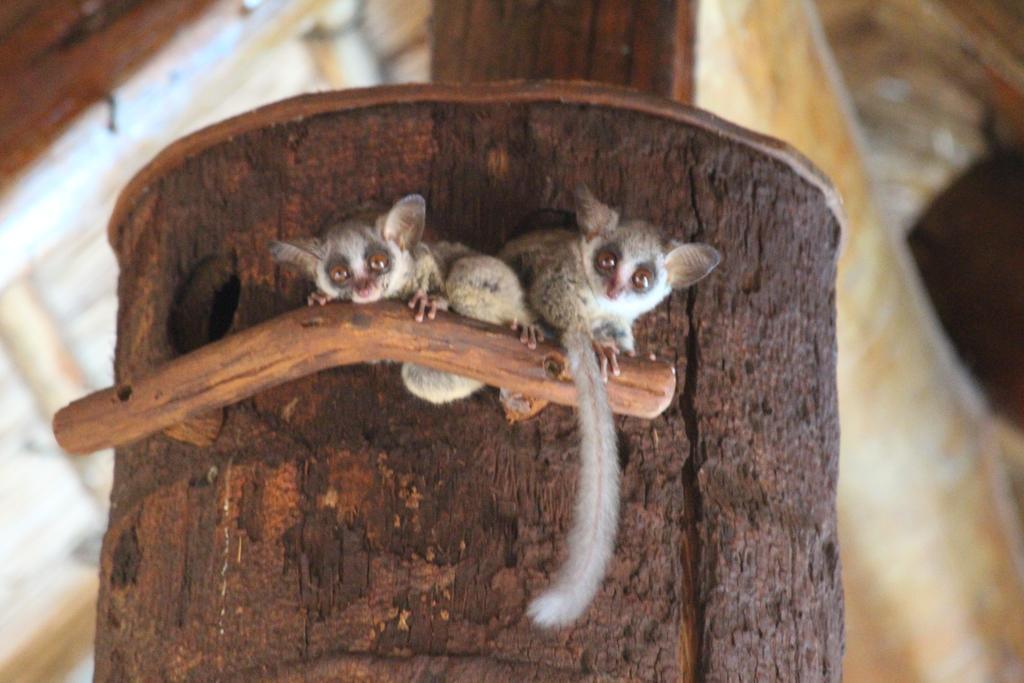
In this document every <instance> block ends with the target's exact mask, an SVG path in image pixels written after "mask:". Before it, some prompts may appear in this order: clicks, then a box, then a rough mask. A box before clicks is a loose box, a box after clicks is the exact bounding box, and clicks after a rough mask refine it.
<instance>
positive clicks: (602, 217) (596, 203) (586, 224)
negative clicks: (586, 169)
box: [576, 183, 619, 241]
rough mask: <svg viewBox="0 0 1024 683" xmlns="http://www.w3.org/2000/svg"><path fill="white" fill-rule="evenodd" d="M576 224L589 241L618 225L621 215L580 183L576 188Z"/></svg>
mask: <svg viewBox="0 0 1024 683" xmlns="http://www.w3.org/2000/svg"><path fill="white" fill-rule="evenodd" d="M576 222H577V223H578V224H579V227H580V231H581V232H582V233H583V235H584V237H586V238H587V240H588V241H589V240H592V239H594V238H595V237H597V236H598V235H601V234H604V233H606V232H608V231H609V230H612V229H613V228H614V227H615V226H616V225H618V224H619V214H618V212H617V211H615V210H614V209H612V208H611V207H610V206H608V205H607V204H604V203H602V202H601V201H600V200H598V198H597V197H595V196H594V193H593V192H591V191H590V188H589V187H587V186H586V185H584V184H583V183H580V184H579V185H577V186H576Z"/></svg>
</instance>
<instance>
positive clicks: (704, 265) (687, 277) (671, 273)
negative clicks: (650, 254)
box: [665, 244, 722, 289]
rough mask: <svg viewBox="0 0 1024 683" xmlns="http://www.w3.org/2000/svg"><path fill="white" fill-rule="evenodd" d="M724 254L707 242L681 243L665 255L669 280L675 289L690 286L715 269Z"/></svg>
mask: <svg viewBox="0 0 1024 683" xmlns="http://www.w3.org/2000/svg"><path fill="white" fill-rule="evenodd" d="M721 260H722V256H721V254H719V253H718V250H717V249H715V248H714V247H711V246H708V245H706V244H680V245H679V246H677V247H675V248H674V249H672V251H670V252H668V254H667V255H666V256H665V267H666V268H667V269H668V282H669V284H670V285H672V287H673V289H679V288H680V287H689V286H690V285H692V284H694V283H695V282H697V281H698V280H701V279H702V278H703V277H704V276H705V275H707V274H708V273H710V272H711V271H712V270H714V269H715V266H717V265H718V264H719V262H721Z"/></svg>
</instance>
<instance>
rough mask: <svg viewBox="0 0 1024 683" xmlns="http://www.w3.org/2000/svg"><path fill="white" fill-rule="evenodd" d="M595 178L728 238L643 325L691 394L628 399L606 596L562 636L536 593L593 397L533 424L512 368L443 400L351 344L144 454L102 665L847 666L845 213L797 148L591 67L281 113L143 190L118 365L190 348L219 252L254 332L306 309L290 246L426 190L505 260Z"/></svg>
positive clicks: (309, 676) (138, 190)
mask: <svg viewBox="0 0 1024 683" xmlns="http://www.w3.org/2000/svg"><path fill="white" fill-rule="evenodd" d="M579 181H585V182H587V183H588V184H589V185H590V187H591V188H592V189H593V190H594V192H595V193H596V194H597V195H598V196H600V197H602V198H605V199H607V200H608V201H609V202H610V203H612V204H613V205H617V206H619V207H621V208H622V209H624V213H625V214H626V215H630V214H632V215H637V216H643V217H646V218H648V219H650V220H652V221H654V222H656V223H660V224H662V225H664V226H665V229H666V232H667V233H668V234H671V235H672V236H675V237H679V238H684V239H700V240H702V241H706V242H708V243H710V244H713V245H714V246H716V247H717V248H718V249H719V250H720V251H721V252H722V254H723V256H724V261H723V263H722V265H721V266H720V268H719V270H718V271H716V272H715V273H714V274H713V275H712V276H711V277H709V278H708V279H707V280H706V281H704V282H702V283H701V284H700V285H698V286H697V287H696V288H695V289H693V290H691V291H690V292H684V293H678V294H675V295H673V296H672V298H671V299H670V300H669V301H668V302H666V303H665V304H663V305H662V306H661V307H660V308H659V309H658V310H657V311H656V312H654V313H652V314H650V315H649V316H647V317H646V318H644V319H643V320H642V321H641V323H640V324H639V325H638V328H637V339H638V345H639V347H640V349H641V350H642V351H653V352H655V353H657V354H658V355H659V357H663V358H674V359H675V364H676V368H677V374H678V377H679V379H680V381H679V388H678V390H677V396H676V398H675V400H674V401H673V402H672V405H671V406H670V408H669V409H668V410H667V411H666V412H665V413H664V414H663V415H662V416H661V417H659V418H656V419H654V420H651V421H645V420H640V419H637V418H618V419H617V426H618V428H619V432H620V443H621V465H622V468H623V477H624V480H623V481H624V483H623V506H622V522H621V531H620V536H619V542H618V547H617V550H616V554H615V557H614V560H613V562H612V564H611V568H610V573H609V576H608V579H607V580H606V581H605V583H604V585H603V587H602V589H601V591H600V593H599V595H598V596H597V598H596V600H595V603H594V605H593V606H592V608H591V609H590V611H589V612H587V614H586V615H585V617H584V618H583V619H581V620H580V622H579V623H578V624H577V625H576V626H575V627H574V628H570V629H565V630H563V631H560V632H557V633H554V634H549V633H542V632H538V631H537V630H534V629H533V628H532V627H531V626H530V624H529V622H528V620H527V619H526V618H525V616H524V613H523V610H524V607H525V605H526V603H527V600H528V598H529V597H530V596H531V595H533V594H535V593H536V592H538V591H539V590H540V589H542V588H543V587H544V586H546V585H548V583H549V581H550V576H549V573H550V572H552V571H554V570H555V569H556V568H557V567H558V566H559V563H560V560H561V553H562V551H563V541H564V539H565V532H566V529H567V527H568V525H569V522H570V517H571V513H572V503H573V499H574V498H573V490H574V488H575V481H576V470H577V464H578V463H577V434H576V429H575V418H574V414H573V411H572V410H571V409H569V408H564V407H560V406H551V407H549V408H548V409H547V410H545V411H544V412H542V413H541V414H540V415H539V416H538V417H537V418H535V419H533V420H529V421H526V422H521V423H518V424H515V425H513V426H508V425H506V424H505V421H504V418H503V415H502V411H501V408H500V405H499V402H498V400H497V397H496V395H495V394H494V393H493V392H485V393H483V394H481V395H479V396H476V397H474V398H472V399H470V400H467V401H463V402H461V403H458V404H455V405H453V406H451V407H448V408H437V407H433V406H430V405H427V404H424V403H422V402H419V401H417V400H416V399H414V398H412V397H410V396H408V395H406V394H405V393H404V392H403V390H402V388H401V384H400V381H399V378H398V369H397V367H395V366H391V365H384V364H378V365H367V366H350V367H345V368H338V369H333V370H327V371H324V372H321V373H319V374H316V375H313V376H310V377H306V378H304V379H301V380H296V381H293V382H290V383H287V384H284V385H281V386H278V387H275V388H273V389H270V390H268V391H265V392H263V393H261V394H259V395H257V396H255V397H253V398H252V399H249V400H246V401H243V402H242V403H240V404H237V405H235V406H232V407H230V408H227V409H226V410H225V417H224V423H223V427H222V429H221V431H220V433H219V435H218V436H217V438H216V440H215V441H214V443H213V444H212V445H211V446H209V447H207V448H198V447H195V446H191V445H188V444H185V443H181V442H177V441H174V440H171V439H169V438H167V437H165V436H154V437H151V438H149V439H147V440H145V441H142V442H140V443H138V444H136V445H133V446H131V447H129V448H123V449H120V450H119V451H118V454H117V465H116V471H115V486H114V492H113V505H112V512H111V520H110V528H109V530H108V532H107V535H106V538H105V540H104V547H103V555H102V587H101V595H100V605H99V616H98V634H97V653H96V667H97V668H96V676H97V680H100V681H120V680H210V679H224V680H264V679H266V680H293V679H294V680H299V679H304V680H339V679H340V680H353V679H354V680H396V681H398V680H401V681H406V680H467V681H487V680H495V681H498V680H501V681H505V680H524V681H528V680H591V679H600V678H614V679H621V680H638V681H660V680H680V679H683V680H693V679H696V678H698V677H701V676H703V677H705V678H707V679H711V680H717V679H724V678H726V677H727V676H728V677H731V678H736V679H738V680H763V679H779V680H820V679H830V680H835V679H837V678H838V676H839V670H840V657H841V651H842V596H841V588H840V575H839V564H838V553H837V546H836V517H835V487H836V473H837V457H838V422H837V413H836V387H835V371H836V367H835V301H834V276H835V253H836V248H837V244H838V240H839V234H840V226H839V222H838V220H837V217H836V214H835V210H834V206H835V196H834V194H833V192H832V190H831V189H830V187H829V186H828V185H827V184H826V183H825V182H824V181H822V180H821V178H820V177H819V176H818V175H817V174H816V172H815V171H814V170H813V168H811V167H810V166H809V164H807V162H806V161H804V160H803V159H802V158H801V157H799V155H797V154H796V153H794V152H791V151H790V150H788V149H787V148H785V147H784V146H782V145H781V144H780V143H777V142H774V141H772V140H770V139H767V138H761V137H759V136H756V135H753V134H750V133H747V132H744V131H741V130H739V129H737V128H734V127H732V126H730V125H729V124H726V123H724V122H721V121H718V120H716V119H714V118H713V117H710V116H708V115H705V114H700V113H698V112H695V111H692V110H689V109H687V108H685V107H681V106H678V105H674V104H672V103H670V102H667V101H665V100H661V99H657V98H650V97H646V96H643V95H638V94H635V93H629V92H626V91H620V90H615V89H609V88H600V87H596V86H579V85H576V86H570V85H567V84H551V85H533V86H521V85H518V86H517V85H501V86H471V87H464V88H459V89H454V88H447V87H442V86H417V87H404V88H385V89H377V90H370V91H350V92H347V93H335V94H325V95H317V96H309V97H303V98H299V99H295V100H290V101H287V102H284V103H280V104H277V105H273V106H271V107H267V108H264V109H261V110H257V111H255V112H252V113H250V114H247V115H245V116H242V117H240V118H237V119H234V120H231V121H228V122H226V123H224V124H220V125H218V126H215V127H213V128H211V129H207V130H204V131H201V132H199V133H197V134H195V135H193V136H191V137H189V138H186V139H185V140H183V141H181V142H179V143H177V144H175V145H174V146H172V147H171V148H169V149H168V150H167V151H166V152H165V153H164V154H162V155H161V156H160V157H158V158H157V159H156V160H155V161H154V162H153V164H151V165H150V166H149V167H148V168H147V169H145V170H144V171H143V172H142V173H141V174H140V175H139V176H138V177H137V178H136V180H135V181H133V183H132V184H131V185H130V186H129V187H128V188H127V189H126V191H125V193H124V194H123V195H122V198H121V200H120V202H119V204H118V207H117V209H116V211H115V215H114V217H113V219H112V222H111V230H110V236H111V241H112V244H113V245H114V248H115V250H116V251H117V254H118V258H119V261H120V265H121V273H122V274H121V281H120V285H119V289H120V291H119V295H120V298H121V309H120V312H119V320H118V347H117V356H116V373H117V378H118V382H119V383H122V382H129V381H131V379H132V378H133V377H136V376H140V375H143V374H145V373H147V372H148V371H150V370H152V369H153V368H155V367H156V366H158V365H160V364H161V363H164V362H166V361H168V360H170V359H172V358H173V357H174V356H175V355H176V354H177V353H179V352H180V351H179V350H178V349H177V348H176V346H175V343H174V342H173V341H172V340H173V339H174V338H176V336H180V335H178V334H177V333H175V332H173V331H172V330H171V329H170V328H171V327H172V324H171V322H170V321H171V320H172V319H175V320H178V319H181V318H182V316H181V313H180V311H179V312H177V313H175V311H176V310H177V309H176V301H175V300H176V297H177V296H178V295H179V293H180V292H182V291H183V287H185V285H186V283H187V282H188V281H189V279H190V277H191V274H192V273H193V271H195V269H197V268H200V267H201V264H202V263H203V262H204V261H206V260H207V259H211V258H217V259H227V262H229V263H231V264H232V266H233V267H232V269H231V273H230V275H229V276H228V277H227V278H226V281H227V282H229V283H230V282H233V280H232V279H231V278H237V282H238V288H237V306H236V307H235V308H233V310H232V307H231V306H227V305H226V304H225V295H223V294H221V295H218V294H217V292H221V291H223V290H224V288H223V287H221V288H217V287H211V288H210V291H212V292H213V294H212V295H211V296H210V297H207V298H206V299H203V298H202V297H197V298H195V301H197V302H199V303H194V304H193V305H195V306H197V310H195V311H194V313H193V315H195V316H199V315H208V316H217V317H218V321H217V324H216V325H213V324H211V325H209V326H207V328H206V329H222V328H223V327H224V326H223V322H224V316H226V318H227V323H228V325H227V328H226V329H227V333H228V334H231V333H233V332H237V331H239V330H241V329H244V328H247V327H250V326H252V325H255V324H257V323H259V322H262V321H264V320H267V319H269V318H271V317H273V316H275V315H277V314H280V313H282V312H284V311H286V310H288V309H291V308H295V307H298V306H300V305H302V301H303V296H304V294H305V289H304V285H303V283H302V282H300V281H299V280H298V279H297V278H294V277H292V276H291V275H289V274H286V273H284V272H282V271H279V270H277V269H275V268H274V266H273V264H272V262H271V259H270V256H269V253H268V251H267V249H266V244H267V241H268V240H270V239H275V238H276V239H280V238H282V237H289V236H294V235H300V234H306V233H308V232H310V231H311V230H315V229H317V228H319V227H320V226H322V225H323V224H324V223H325V222H327V221H330V220H332V219H336V218H338V217H340V216H341V215H342V214H343V213H344V212H345V211H346V209H348V208H349V207H354V206H361V205H366V204H369V203H380V204H387V203H389V202H391V201H393V200H394V198H395V197H399V196H401V195H403V194H405V193H409V192H414V191H416V192H421V193H423V194H424V195H425V196H426V197H427V200H428V206H429V207H430V208H429V216H428V224H429V226H430V229H431V230H432V231H433V233H434V235H435V236H439V237H441V236H443V237H445V238H448V239H457V240H464V241H466V242H468V243H469V244H471V245H472V246H474V247H477V248H479V249H482V250H484V251H486V252H491V253H493V252H494V251H495V250H496V249H497V248H498V246H499V245H500V244H501V243H502V242H503V241H504V240H505V239H506V238H507V237H508V236H509V235H510V234H512V232H513V231H514V230H515V228H516V226H517V224H518V222H519V221H520V220H521V218H522V217H523V216H525V215H527V214H529V213H531V212H533V211H536V210H538V209H556V210H567V209H569V207H570V206H571V204H572V203H571V197H570V192H571V189H572V187H573V186H574V185H575V183H577V182H579ZM229 289H230V290H232V291H233V288H229ZM229 293H230V292H229ZM227 299H229V300H230V299H232V297H231V296H227ZM203 301H206V304H205V305H206V308H205V309H204V307H203V303H202V302H203ZM188 317H190V316H187V315H186V316H185V318H188ZM688 462H689V463H691V464H692V468H693V473H694V475H695V477H696V482H697V486H698V490H699V496H698V497H686V496H684V491H685V488H684V479H685V476H686V475H685V474H684V467H686V466H687V463H688ZM698 541H699V547H700V549H701V550H700V554H699V561H698V563H697V564H696V565H695V566H694V565H693V564H692V563H691V562H690V559H689V558H693V557H696V553H695V552H694V551H693V549H692V547H691V546H692V544H694V543H696V542H698ZM695 631H696V632H699V633H700V634H701V636H702V647H701V650H700V651H699V652H696V651H694V650H693V648H692V647H691V646H690V643H692V642H694V640H693V638H692V637H691V636H692V634H693V633H694V632H695Z"/></svg>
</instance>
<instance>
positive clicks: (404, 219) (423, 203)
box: [381, 194, 427, 251]
mask: <svg viewBox="0 0 1024 683" xmlns="http://www.w3.org/2000/svg"><path fill="white" fill-rule="evenodd" d="M426 222H427V200H426V199H424V198H423V197H422V196H421V195H418V194H410V195H407V196H405V197H402V198H401V199H399V200H398V201H397V202H395V205H394V206H392V207H391V210H390V211H388V213H387V216H386V217H385V218H384V223H383V225H382V226H381V237H383V238H384V239H385V240H387V241H389V242H391V243H393V244H396V245H398V248H399V249H401V250H402V251H408V250H409V249H412V248H413V247H415V246H416V245H417V244H419V242H420V238H421V237H423V227H424V226H425V225H426Z"/></svg>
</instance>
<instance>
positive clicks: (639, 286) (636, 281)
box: [631, 268, 654, 292]
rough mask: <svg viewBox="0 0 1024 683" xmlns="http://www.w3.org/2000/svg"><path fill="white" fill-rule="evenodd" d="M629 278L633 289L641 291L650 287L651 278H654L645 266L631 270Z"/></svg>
mask: <svg viewBox="0 0 1024 683" xmlns="http://www.w3.org/2000/svg"><path fill="white" fill-rule="evenodd" d="M631 279H632V282H633V289H635V290H637V291H640V292H643V291H645V290H647V289H649V288H650V286H651V280H653V279H654V276H653V275H652V273H651V271H649V270H647V269H646V268H637V269H636V270H635V271H634V272H633V277H632V278H631Z"/></svg>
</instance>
